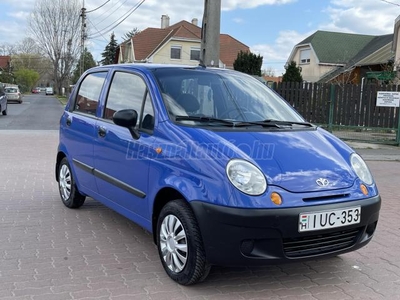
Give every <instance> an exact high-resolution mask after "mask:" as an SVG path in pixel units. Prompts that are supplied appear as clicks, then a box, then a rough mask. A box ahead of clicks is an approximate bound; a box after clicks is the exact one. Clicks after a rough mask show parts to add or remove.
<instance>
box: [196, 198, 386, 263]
mask: <svg viewBox="0 0 400 300" xmlns="http://www.w3.org/2000/svg"><path fill="white" fill-rule="evenodd" d="M190 204H191V206H192V209H193V211H194V213H195V215H196V218H197V221H198V224H199V227H200V231H201V234H202V238H203V242H204V247H205V251H206V256H207V261H208V262H209V263H210V264H213V265H220V266H241V265H260V264H275V263H281V262H290V261H299V260H305V259H313V258H318V257H323V256H333V255H338V254H342V253H346V252H350V251H354V250H356V249H359V248H361V247H363V246H365V245H366V244H368V242H369V241H370V240H371V238H372V236H373V234H374V232H375V229H376V226H377V223H378V218H379V210H380V206H381V198H380V196H379V195H378V196H375V197H372V198H369V199H365V200H358V201H350V202H343V203H335V204H327V205H316V206H307V207H300V208H297V207H295V208H284V209H243V208H231V207H223V206H218V205H213V204H209V203H205V202H200V201H191V202H190ZM353 206H360V207H361V221H360V223H359V224H354V225H348V226H345V227H339V228H332V229H325V230H318V231H311V232H305V233H299V232H298V227H299V215H300V214H301V213H304V212H317V211H323V210H335V209H341V208H347V207H353Z"/></svg>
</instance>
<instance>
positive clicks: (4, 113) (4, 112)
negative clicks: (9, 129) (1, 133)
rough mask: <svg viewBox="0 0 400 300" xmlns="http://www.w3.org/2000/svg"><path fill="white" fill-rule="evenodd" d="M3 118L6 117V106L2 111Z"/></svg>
mask: <svg viewBox="0 0 400 300" xmlns="http://www.w3.org/2000/svg"><path fill="white" fill-rule="evenodd" d="M2 114H3V116H7V106H6V109H5V110H3V111H2Z"/></svg>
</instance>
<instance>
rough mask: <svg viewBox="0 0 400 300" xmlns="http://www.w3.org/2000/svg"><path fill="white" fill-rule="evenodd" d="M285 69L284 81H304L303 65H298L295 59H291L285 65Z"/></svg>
mask: <svg viewBox="0 0 400 300" xmlns="http://www.w3.org/2000/svg"><path fill="white" fill-rule="evenodd" d="M285 69H286V72H285V74H283V76H282V81H283V82H303V77H302V76H301V67H298V66H297V65H296V62H295V61H291V62H290V64H289V65H287V66H285Z"/></svg>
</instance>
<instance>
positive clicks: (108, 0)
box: [86, 0, 111, 14]
mask: <svg viewBox="0 0 400 300" xmlns="http://www.w3.org/2000/svg"><path fill="white" fill-rule="evenodd" d="M110 1H111V0H107V1H106V2H104V3H103V4H102V5H100V6H99V7H97V8H95V9H92V10H89V11H87V12H86V13H87V14H88V13H91V12H94V11H96V10H98V9H99V8H102V7H103V6H104V5H106V4H107V3H108V2H110Z"/></svg>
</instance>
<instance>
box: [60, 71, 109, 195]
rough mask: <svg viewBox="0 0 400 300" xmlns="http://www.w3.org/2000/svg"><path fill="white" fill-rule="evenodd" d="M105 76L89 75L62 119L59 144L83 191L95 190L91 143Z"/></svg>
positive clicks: (102, 73) (99, 74)
mask: <svg viewBox="0 0 400 300" xmlns="http://www.w3.org/2000/svg"><path fill="white" fill-rule="evenodd" d="M106 76H107V71H103V72H95V73H90V74H88V75H87V76H86V77H85V78H84V79H83V81H82V82H81V83H80V85H79V87H78V90H77V92H76V93H75V94H74V95H75V96H74V101H73V103H71V107H70V109H69V111H65V112H64V115H63V116H62V118H61V124H60V128H61V131H60V139H61V143H62V144H64V145H65V148H66V149H67V152H68V153H67V156H68V160H69V163H70V165H71V166H72V168H73V170H74V171H75V178H76V181H77V184H78V187H79V189H80V190H81V191H82V192H86V191H87V190H91V191H97V188H96V182H95V180H94V176H93V169H94V159H93V155H94V152H93V142H94V139H95V138H96V137H97V133H96V130H95V126H96V118H97V110H98V106H99V99H100V96H101V91H102V87H103V85H104V82H105V78H106Z"/></svg>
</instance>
